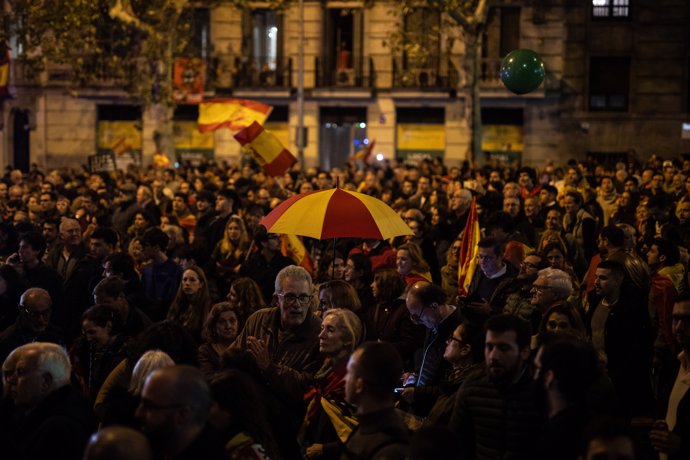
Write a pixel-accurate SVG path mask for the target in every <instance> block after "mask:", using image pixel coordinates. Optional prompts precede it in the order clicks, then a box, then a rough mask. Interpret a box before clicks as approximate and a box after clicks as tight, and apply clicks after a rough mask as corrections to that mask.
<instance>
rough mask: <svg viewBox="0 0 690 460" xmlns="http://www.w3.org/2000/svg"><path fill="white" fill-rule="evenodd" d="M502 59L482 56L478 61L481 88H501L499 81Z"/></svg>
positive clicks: (501, 84)
mask: <svg viewBox="0 0 690 460" xmlns="http://www.w3.org/2000/svg"><path fill="white" fill-rule="evenodd" d="M502 61H503V59H502V58H482V59H481V60H480V61H479V85H480V86H481V87H482V88H486V89H493V88H496V89H499V88H503V83H502V82H501V62H502Z"/></svg>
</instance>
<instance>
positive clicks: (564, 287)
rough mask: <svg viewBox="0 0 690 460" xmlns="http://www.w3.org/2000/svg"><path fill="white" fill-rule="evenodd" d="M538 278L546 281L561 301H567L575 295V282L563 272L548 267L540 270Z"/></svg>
mask: <svg viewBox="0 0 690 460" xmlns="http://www.w3.org/2000/svg"><path fill="white" fill-rule="evenodd" d="M537 276H538V277H543V278H544V279H545V280H546V282H547V283H548V285H549V287H550V288H551V289H553V292H554V294H555V295H556V297H558V299H559V300H565V299H567V298H568V297H569V296H570V294H572V293H573V281H572V279H571V278H570V275H568V274H567V273H566V272H564V271H563V270H559V269H557V268H551V267H548V268H544V269H542V270H539V272H538V273H537Z"/></svg>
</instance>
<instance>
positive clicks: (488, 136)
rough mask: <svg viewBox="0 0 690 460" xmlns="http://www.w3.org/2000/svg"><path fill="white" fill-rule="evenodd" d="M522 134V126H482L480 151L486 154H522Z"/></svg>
mask: <svg viewBox="0 0 690 460" xmlns="http://www.w3.org/2000/svg"><path fill="white" fill-rule="evenodd" d="M522 134H523V133H522V126H517V125H484V126H483V132H482V150H483V151H488V152H496V151H501V152H505V151H510V152H522V150H523V148H524V145H523V141H522Z"/></svg>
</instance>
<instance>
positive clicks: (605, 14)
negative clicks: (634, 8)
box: [592, 0, 630, 18]
mask: <svg viewBox="0 0 690 460" xmlns="http://www.w3.org/2000/svg"><path fill="white" fill-rule="evenodd" d="M592 17H594V18H627V17H630V0H592Z"/></svg>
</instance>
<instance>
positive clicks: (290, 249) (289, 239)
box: [280, 234, 314, 275]
mask: <svg viewBox="0 0 690 460" xmlns="http://www.w3.org/2000/svg"><path fill="white" fill-rule="evenodd" d="M280 240H281V252H282V253H283V255H284V256H286V257H289V258H291V259H292V260H294V261H295V263H296V264H297V265H300V266H302V267H304V269H305V270H307V271H308V272H309V274H310V275H312V274H313V272H314V266H313V264H312V262H311V257H309V253H308V252H307V248H305V247H304V243H302V240H301V239H300V238H299V237H298V236H297V235H285V234H283V235H280Z"/></svg>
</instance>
